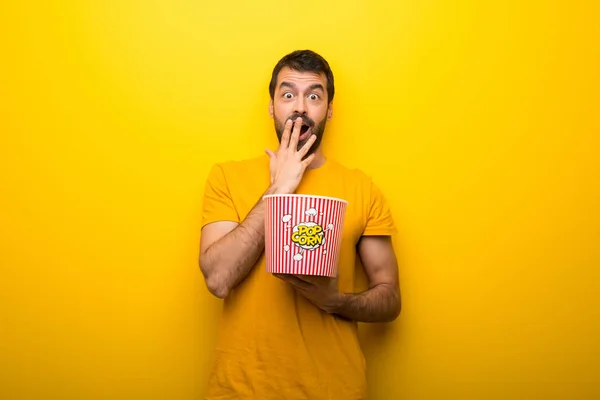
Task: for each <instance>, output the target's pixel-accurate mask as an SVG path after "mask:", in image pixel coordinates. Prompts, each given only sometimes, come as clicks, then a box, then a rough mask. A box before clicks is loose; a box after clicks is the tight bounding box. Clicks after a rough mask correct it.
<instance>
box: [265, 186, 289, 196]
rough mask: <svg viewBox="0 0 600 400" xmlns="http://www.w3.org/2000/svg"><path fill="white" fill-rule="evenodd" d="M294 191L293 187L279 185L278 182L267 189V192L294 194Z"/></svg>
mask: <svg viewBox="0 0 600 400" xmlns="http://www.w3.org/2000/svg"><path fill="white" fill-rule="evenodd" d="M292 193H294V190H293V189H291V190H290V189H289V188H286V187H285V186H279V185H277V184H272V185H271V186H269V188H268V189H267V192H266V194H292Z"/></svg>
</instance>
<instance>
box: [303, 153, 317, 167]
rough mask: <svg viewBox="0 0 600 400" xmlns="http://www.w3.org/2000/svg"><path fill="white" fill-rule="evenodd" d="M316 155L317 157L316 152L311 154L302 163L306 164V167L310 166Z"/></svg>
mask: <svg viewBox="0 0 600 400" xmlns="http://www.w3.org/2000/svg"><path fill="white" fill-rule="evenodd" d="M315 157H316V155H315V153H313V154H311V155H310V156H308V157H306V158H305V159H304V160H303V161H302V165H303V166H304V168H308V166H309V165H310V164H311V163H312V162H313V161H314V159H315Z"/></svg>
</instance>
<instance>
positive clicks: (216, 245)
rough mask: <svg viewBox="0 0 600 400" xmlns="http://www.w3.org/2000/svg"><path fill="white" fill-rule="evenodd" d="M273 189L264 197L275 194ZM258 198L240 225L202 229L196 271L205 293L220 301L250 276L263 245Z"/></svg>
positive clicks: (221, 224) (261, 203) (227, 223)
mask: <svg viewBox="0 0 600 400" xmlns="http://www.w3.org/2000/svg"><path fill="white" fill-rule="evenodd" d="M276 192H277V190H276V189H275V188H273V187H271V188H269V189H268V190H267V191H266V192H265V194H271V193H276ZM264 209H265V206H264V200H263V199H262V197H261V198H260V199H259V200H258V202H257V203H256V205H255V206H254V207H253V208H252V210H251V211H250V212H249V213H248V216H247V217H246V219H244V220H243V221H242V222H241V223H240V224H238V223H237V222H231V221H219V222H213V223H211V224H208V225H206V226H205V227H204V228H203V229H202V240H201V243H200V269H201V270H202V274H203V275H204V279H205V280H206V286H207V287H208V290H209V291H210V292H211V293H212V294H213V295H215V296H216V297H218V298H221V299H224V298H225V297H227V295H228V294H229V291H230V290H231V289H232V288H234V287H235V286H237V285H238V284H239V283H240V282H241V281H242V280H243V279H244V278H245V277H246V276H247V275H248V273H249V272H250V270H251V269H252V267H253V266H254V264H255V263H256V260H257V259H258V257H259V256H260V254H261V253H262V251H263V249H264V245H265V214H264Z"/></svg>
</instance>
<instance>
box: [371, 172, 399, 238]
mask: <svg viewBox="0 0 600 400" xmlns="http://www.w3.org/2000/svg"><path fill="white" fill-rule="evenodd" d="M396 233H397V230H396V225H395V223H394V219H393V217H392V212H391V210H390V206H389V204H388V203H387V201H386V199H385V197H384V196H383V193H382V192H381V190H380V189H379V187H378V186H377V185H376V184H375V183H373V182H371V188H370V202H369V209H368V214H367V223H366V226H365V229H364V231H363V236H375V235H395V234H396Z"/></svg>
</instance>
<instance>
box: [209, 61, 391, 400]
mask: <svg viewBox="0 0 600 400" xmlns="http://www.w3.org/2000/svg"><path fill="white" fill-rule="evenodd" d="M269 91H270V95H271V100H270V102H269V112H270V115H271V117H272V118H273V120H274V123H275V131H276V133H277V136H278V138H279V143H280V144H279V148H278V150H277V151H276V152H273V151H271V150H267V151H266V153H267V154H266V155H263V156H259V157H256V158H254V159H250V160H246V161H241V162H226V163H219V164H217V165H215V166H214V167H213V168H212V170H211V172H210V176H209V178H208V181H207V184H206V190H205V197H204V206H203V207H204V209H203V214H202V238H201V243H200V260H199V261H200V267H201V270H202V273H203V275H204V278H205V281H206V285H207V287H208V289H209V291H210V292H211V293H212V294H214V295H215V296H217V297H219V298H223V299H225V300H224V305H223V316H222V325H221V329H220V333H219V337H218V343H217V349H216V354H215V357H216V359H215V365H214V367H213V371H212V373H211V376H210V379H209V386H208V391H207V396H206V398H207V399H260V400H268V399H278V400H280V399H286V400H291V399H310V400H318V399H340V400H342V399H343V400H351V399H364V398H365V397H366V376H365V361H364V358H363V354H362V352H361V349H360V347H359V343H358V339H357V322H387V321H392V320H394V319H395V318H396V317H397V316H398V315H399V313H400V289H399V282H398V266H397V262H396V257H395V254H394V249H393V247H392V243H391V238H390V235H392V234H394V233H395V232H396V230H395V226H394V222H393V220H392V216H391V213H390V210H389V207H388V205H387V203H386V202H385V200H384V197H383V196H382V193H381V192H380V190H379V189H378V187H377V186H376V185H375V184H374V183H373V182H372V181H371V179H370V178H369V177H368V176H366V175H365V174H364V173H362V172H360V171H359V170H353V169H348V168H345V167H343V166H342V165H340V164H339V163H337V162H335V161H334V160H331V159H329V158H326V157H325V155H324V154H323V152H322V149H321V146H320V143H321V139H322V138H323V134H324V132H325V126H326V123H327V121H328V120H330V119H331V117H332V101H333V97H334V80H333V74H332V72H331V69H330V67H329V64H328V63H327V61H326V60H324V59H323V58H322V57H321V56H320V55H318V54H316V53H314V52H312V51H309V50H305V51H295V52H293V53H290V54H288V55H286V56H285V57H283V58H282V59H281V60H280V61H279V62H278V64H277V65H276V66H275V68H274V70H273V73H272V80H271V83H270V85H269ZM279 193H281V194H291V193H299V194H301V193H303V194H313V195H323V196H329V197H336V198H341V199H344V200H346V201H348V206H347V210H346V218H345V222H344V228H343V232H342V244H341V248H340V256H339V261H338V269H339V272H338V276H337V278H326V277H315V276H299V275H296V276H293V275H275V274H270V273H267V272H266V264H265V256H264V253H263V250H264V244H265V240H264V238H265V226H264V224H265V215H264V212H265V208H264V203H263V200H262V196H264V195H266V194H279ZM357 255H358V256H359V257H360V259H361V261H362V264H363V266H364V269H365V272H366V276H367V277H368V281H369V289H368V290H365V291H363V292H361V293H352V292H353V291H354V284H355V260H356V256H357Z"/></svg>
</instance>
